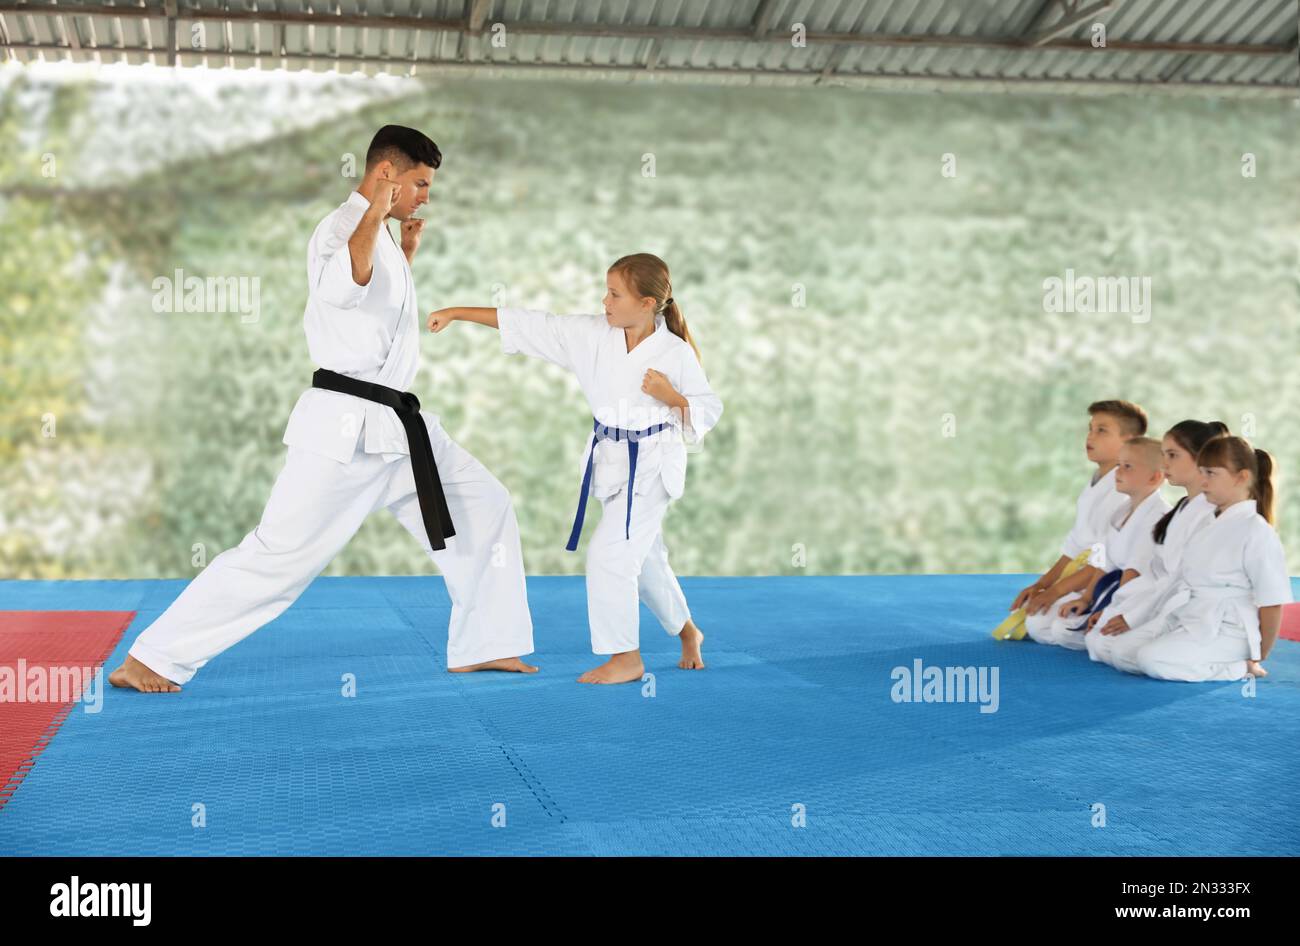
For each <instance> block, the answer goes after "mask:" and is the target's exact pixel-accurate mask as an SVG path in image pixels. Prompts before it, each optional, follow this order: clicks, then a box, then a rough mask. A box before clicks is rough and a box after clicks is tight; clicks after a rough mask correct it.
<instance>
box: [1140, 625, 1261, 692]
mask: <svg viewBox="0 0 1300 946" xmlns="http://www.w3.org/2000/svg"><path fill="white" fill-rule="evenodd" d="M1248 659H1250V642H1249V641H1248V640H1247V639H1246V629H1245V628H1243V627H1238V626H1234V625H1228V626H1225V627H1223V628H1221V629H1220V630H1219V633H1218V634H1217V635H1215V636H1214V637H1208V638H1207V637H1202V636H1199V635H1198V636H1196V637H1193V636H1192V633H1191V632H1190V631H1188V630H1186V629H1185V628H1181V627H1179V628H1175V629H1174V630H1172V631H1170V632H1169V633H1167V634H1162V635H1161V636H1160V637H1157V638H1156V639H1155V640H1153V641H1152V642H1151V643H1149V644H1147V645H1146V646H1145V647H1143V648H1142V649H1141V650H1139V651H1138V654H1137V663H1138V667H1139V668H1140V669H1141V671H1142V672H1143V673H1145V674H1146V675H1147V676H1148V677H1154V678H1155V679H1157V680H1182V681H1185V682H1187V683H1201V682H1204V681H1207V680H1244V679H1245V677H1246V661H1247V660H1248Z"/></svg>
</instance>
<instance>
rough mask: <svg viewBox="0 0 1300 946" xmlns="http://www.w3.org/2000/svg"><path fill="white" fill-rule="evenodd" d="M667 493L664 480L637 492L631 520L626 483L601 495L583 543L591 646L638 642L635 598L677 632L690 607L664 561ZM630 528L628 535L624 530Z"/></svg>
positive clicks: (604, 650)
mask: <svg viewBox="0 0 1300 946" xmlns="http://www.w3.org/2000/svg"><path fill="white" fill-rule="evenodd" d="M669 502H671V497H669V495H668V491H667V490H666V489H664V485H663V481H662V480H661V479H659V478H658V477H655V483H654V487H653V488H652V489H650V490H649V491H648V492H646V493H637V494H636V498H635V499H634V500H633V502H632V526H631V529H630V531H629V532H628V533H625V532H624V527H625V525H626V522H627V489H626V488H623V489H621V490H619V491H618V492H617V493H615V494H614V495H613V496H608V497H605V498H603V499H602V500H601V506H602V509H603V512H602V513H601V516H600V522H599V523H598V524H597V525H596V528H595V530H594V531H593V532H592V534H591V538H590V540H589V542H588V545H587V620H588V623H589V624H590V626H591V650H592V653H596V654H622V653H626V652H627V651H629V650H638V649H639V648H640V646H641V643H640V640H641V634H640V626H641V610H640V607H639V605H638V602H639V601H644V602H645V604H646V607H648V608H649V609H650V612H651V613H652V614H653V615H654V616H655V617H656V618H657V619H658V621H659V623H660V624H661V625H662V626H663V629H664V630H665V631H667V632H668V633H669V634H672V635H677V634H680V633H681V631H682V628H683V627H685V626H686V622H687V621H689V620H690V618H691V612H690V610H689V609H688V608H687V607H686V596H685V595H684V594H682V587H681V585H680V584H678V582H677V576H676V575H674V574H673V570H672V568H671V567H669V565H668V549H667V548H666V547H665V546H664V537H663V520H664V513H665V512H667V510H668V504H669ZM629 534H630V536H631V537H630V538H627V537H626V536H627V535H629Z"/></svg>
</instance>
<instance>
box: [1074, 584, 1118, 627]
mask: <svg viewBox="0 0 1300 946" xmlns="http://www.w3.org/2000/svg"><path fill="white" fill-rule="evenodd" d="M1123 577H1124V569H1122V568H1113V569H1111V570H1110V571H1108V572H1106V574H1104V575H1102V576H1101V577H1100V578H1098V579H1097V584H1096V585H1095V586H1094V587H1093V589H1092V604H1090V605H1089V606H1088V610H1086V611H1084V612H1083V614H1081V615H1080V617H1082V618H1085V619H1086V618H1087V617H1088V616H1089V615H1091V614H1095V613H1096V612H1098V611H1104V610H1105V609H1106V608H1107V607H1108V606H1109V605H1110V599H1111V598H1113V597H1115V592H1116V591H1118V590H1119V580H1120V579H1121V578H1123ZM1069 630H1071V631H1087V630H1088V622H1087V620H1085V621H1084V622H1083V623H1082V624H1080V625H1078V626H1077V627H1071V628H1069Z"/></svg>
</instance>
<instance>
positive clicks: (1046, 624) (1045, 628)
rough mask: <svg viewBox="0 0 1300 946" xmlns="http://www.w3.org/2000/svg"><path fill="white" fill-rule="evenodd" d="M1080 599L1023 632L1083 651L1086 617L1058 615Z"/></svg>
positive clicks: (1071, 597)
mask: <svg viewBox="0 0 1300 946" xmlns="http://www.w3.org/2000/svg"><path fill="white" fill-rule="evenodd" d="M634 508H635V507H634ZM1081 597H1082V595H1081V594H1080V593H1079V592H1077V591H1072V592H1070V593H1069V594H1068V595H1062V596H1061V597H1059V598H1057V599H1056V600H1055V601H1053V602H1052V605H1051V607H1049V608H1048V609H1047V610H1046V611H1044V612H1043V613H1042V614H1031V615H1029V616H1027V617H1026V618H1025V632H1026V633H1027V634H1028V635H1029V636H1030V638H1032V639H1033V640H1035V641H1037V642H1038V643H1040V644H1056V645H1058V646H1060V647H1067V648H1069V649H1070V650H1083V649H1084V648H1085V647H1086V646H1087V645H1086V644H1085V643H1084V640H1083V639H1084V637H1085V635H1084V633H1083V631H1072V630H1070V629H1069V628H1068V627H1067V625H1070V624H1078V623H1079V622H1080V621H1086V620H1087V617H1086V616H1083V615H1078V614H1072V615H1070V616H1069V617H1064V618H1063V617H1061V616H1060V614H1059V612H1060V609H1061V608H1062V607H1063V606H1064V605H1067V604H1069V603H1070V602H1071V601H1075V600H1077V599H1079V598H1081ZM1086 636H1089V637H1091V636H1092V635H1091V634H1088V635H1086Z"/></svg>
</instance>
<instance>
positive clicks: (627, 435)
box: [565, 417, 671, 552]
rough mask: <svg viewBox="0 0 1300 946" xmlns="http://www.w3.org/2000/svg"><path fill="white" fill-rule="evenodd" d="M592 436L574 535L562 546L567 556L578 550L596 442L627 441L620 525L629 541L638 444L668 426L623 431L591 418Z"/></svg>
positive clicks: (661, 425) (589, 489)
mask: <svg viewBox="0 0 1300 946" xmlns="http://www.w3.org/2000/svg"><path fill="white" fill-rule="evenodd" d="M592 422H593V424H594V426H593V427H592V430H593V431H594V433H593V434H592V437H591V446H590V447H588V448H587V469H586V470H584V471H583V474H582V495H580V496H579V497H578V514H577V515H576V516H574V517H573V531H572V532H571V533H569V544H568V545H566V546H565V549H567V550H568V551H570V552H576V551H577V549H578V536H580V535H582V521H583V519H585V518H586V516H587V493H588V492H590V491H591V469H592V465H593V463H594V462H595V457H596V441H597V440H613V441H615V442H617V441H620V440H625V441H627V521H626V522H625V523H624V524H623V538H625V539H630V538H631V537H632V487H633V486H634V485H635V484H636V454H637V450H638V449H639V443H638V441H640V440H642V439H644V438H646V437H649V436H650V435H651V434H657V433H659V431H661V430H665V429H667V428H668V427H669V426H671V425H669V424H655V425H654V426H653V427H647V428H646V429H645V430H623V429H622V428H621V427H606V426H605V425H604V424H602V423H601V422H600V421H598V420H596V419H595V418H594V417H593V418H592Z"/></svg>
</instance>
